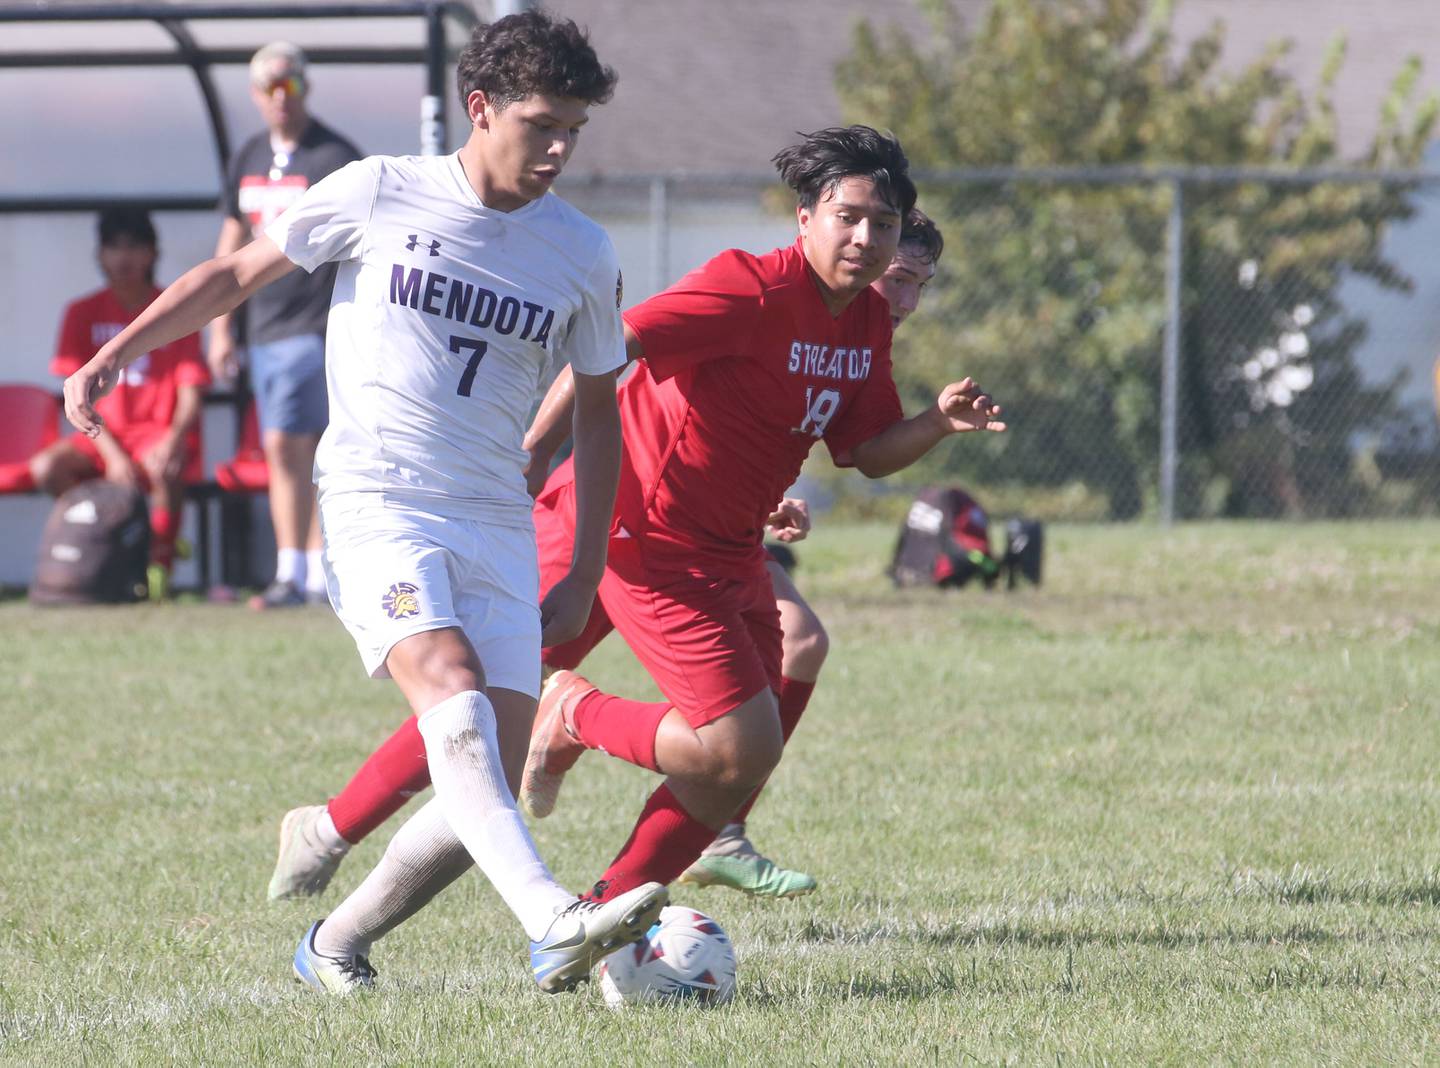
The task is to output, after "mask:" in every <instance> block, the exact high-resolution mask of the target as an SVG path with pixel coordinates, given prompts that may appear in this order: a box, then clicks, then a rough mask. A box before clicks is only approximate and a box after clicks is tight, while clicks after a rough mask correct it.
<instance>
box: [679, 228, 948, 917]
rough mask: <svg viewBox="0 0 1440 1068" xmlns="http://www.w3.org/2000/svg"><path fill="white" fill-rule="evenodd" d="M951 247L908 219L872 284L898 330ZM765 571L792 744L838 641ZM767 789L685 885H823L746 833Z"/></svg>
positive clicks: (796, 513) (776, 571)
mask: <svg viewBox="0 0 1440 1068" xmlns="http://www.w3.org/2000/svg"><path fill="white" fill-rule="evenodd" d="M944 249H945V238H944V235H943V234H941V232H940V228H939V227H937V226H936V225H935V223H934V222H933V221H932V220H931V219H930V217H929V216H927V215H926V214H925V213H924V212H922V211H920V210H919V209H918V208H917V209H915V210H914V211H912V212H910V214H909V215H908V216H906V218H905V226H904V228H903V229H902V230H901V232H900V246H899V248H898V249H896V252H895V258H894V259H893V260H891V261H890V266H888V267H886V268H885V273H884V274H882V275H881V276H880V277H879V278H878V279H877V280H876V281H875V282H874V283H872V288H873V289H874V290H875V291H876V292H878V293H879V294H880V295H881V296H883V297H884V298H885V299H886V301H887V302H888V303H889V305H890V323H891V326H892V328H893V329H895V330H898V329H899V328H900V324H901V323H903V322H904V321H905V320H906V319H907V318H909V316H910V313H911V312H913V311H914V310H915V309H916V308H918V307H919V306H920V298H921V296H922V295H923V294H924V292H925V287H926V286H927V285H928V284H929V283H930V280H931V279H932V278H934V277H935V271H936V266H937V265H938V263H939V262H940V255H941V253H942V252H943V251H944ZM780 510H781V511H782V512H785V513H786V514H787V516H788V522H787V523H786V524H785V525H784V526H782V527H780V528H779V529H776V530H774V531H773V533H774V535H775V537H776V538H777V539H778V540H779V541H781V542H782V543H785V542H795V541H800V540H801V539H803V538H804V537H805V536H806V534H807V533H808V532H809V526H810V516H809V511H808V509H807V508H806V506H805V502H804V501H801V500H798V499H787V500H785V501H782V502H781V508H780ZM767 555H768V556H769V558H768V559H767V560H766V561H765V570H766V571H767V572H768V573H769V575H770V586H771V588H772V589H773V590H774V591H775V603H776V606H777V607H778V608H779V609H780V630H781V633H782V635H783V639H782V642H781V661H780V690H779V693H778V694H777V695H776V701H777V703H778V705H779V711H780V726H781V730H782V732H783V733H784V735H785V738H786V741H787V743H788V741H789V739H790V736H791V734H793V733H794V731H795V727H796V726H797V725H798V724H799V722H800V717H801V716H802V715H803V714H804V712H805V708H806V706H807V705H808V704H809V703H810V695H811V694H812V693H813V692H814V690H815V684H816V682H817V681H818V679H819V678H820V669H821V667H822V666H823V665H824V663H825V658H826V656H827V655H828V654H829V651H830V638H829V635H827V634H826V632H825V626H824V624H823V623H821V622H820V617H819V616H818V615H816V614H815V610H814V609H813V608H811V607H810V605H809V603H808V602H807V601H806V600H805V598H804V596H803V595H802V594H801V593H800V590H799V589H798V588H797V587H796V585H795V583H794V582H793V581H792V580H791V578H790V575H789V572H788V571H787V570H786V567H785V565H784V564H782V563H781V562H780V561H779V560H778V559H777V558H776V556H775V554H767ZM762 789H764V787H763V786H762V787H761V788H760V789H757V790H756V791H755V793H753V794H752V795H751V796H750V799H749V800H747V801H746V802H745V803H744V804H743V805H741V806H740V809H739V810H738V811H737V812H736V813H735V815H734V816H733V817H731V819H730V822H729V823H727V824H726V825H725V826H724V828H722V829H721V831H720V833H719V834H717V835H716V836H715V840H714V841H713V842H711V843H710V844H709V845H708V846H706V847H705V851H704V852H703V853H701V855H700V858H699V859H698V860H696V861H695V863H694V864H691V865H690V867H688V868H686V869H685V871H684V872H683V873H681V875H680V882H682V883H693V884H695V885H698V886H723V887H728V888H730V889H732V890H741V891H743V892H745V893H748V894H754V895H757V896H760V897H780V898H784V897H800V896H801V895H804V894H808V893H810V891H812V890H814V889H815V879H814V878H813V877H812V876H810V875H808V874H806V873H805V872H803V871H796V870H791V869H788V868H785V867H782V866H781V865H779V864H776V863H775V862H774V861H772V860H771V859H770V858H769V857H767V856H765V855H764V854H763V853H761V852H759V851H758V850H757V849H756V848H755V847H754V845H752V844H751V842H750V839H749V837H748V836H747V835H746V833H745V821H746V817H747V816H748V815H749V813H750V810H751V809H752V808H753V807H754V805H755V802H756V801H757V800H758V799H759V796H760V791H761V790H762Z"/></svg>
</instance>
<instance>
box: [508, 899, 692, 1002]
mask: <svg viewBox="0 0 1440 1068" xmlns="http://www.w3.org/2000/svg"><path fill="white" fill-rule="evenodd" d="M669 900H670V895H669V893H668V892H667V891H666V889H665V887H663V886H661V885H660V884H659V883H644V884H643V885H641V886H637V887H636V888H635V889H634V890H627V891H626V892H625V893H623V894H621V895H620V896H619V897H616V898H612V899H611V900H609V901H605V902H599V901H590V900H587V899H586V898H580V899H579V900H578V901H576V902H575V903H574V904H573V905H569V906H567V907H566V908H564V909H562V910H561V911H560V912H559V913H558V914H557V915H556V916H555V920H554V922H553V923H551V924H550V930H548V931H546V932H545V937H544V938H541V939H539V940H538V941H535V942H531V943H530V970H531V972H532V974H533V975H534V976H535V982H537V983H539V984H540V989H541V990H543V991H545V993H547V994H558V993H560V992H561V991H565V990H574V989H575V987H577V986H578V985H580V984H581V983H583V982H585V981H586V980H587V979H589V978H590V969H591V968H592V967H593V966H594V964H595V962H596V961H597V960H599V959H600V958H601V957H604V956H607V955H609V954H611V953H614V952H615V951H616V950H617V949H619V948H621V947H622V946H628V945H630V944H631V943H632V942H638V941H640V939H641V937H643V936H644V934H645V932H646V931H648V930H649V929H650V926H651V924H653V923H654V922H655V921H656V920H657V919H659V918H660V910H661V909H663V908H664V907H665V903H666V902H667V901H669Z"/></svg>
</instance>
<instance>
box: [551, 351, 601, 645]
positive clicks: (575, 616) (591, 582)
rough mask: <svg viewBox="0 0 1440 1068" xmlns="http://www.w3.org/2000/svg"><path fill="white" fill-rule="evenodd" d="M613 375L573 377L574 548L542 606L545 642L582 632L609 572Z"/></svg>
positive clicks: (562, 640)
mask: <svg viewBox="0 0 1440 1068" xmlns="http://www.w3.org/2000/svg"><path fill="white" fill-rule="evenodd" d="M615 375H616V372H614V371H611V372H608V373H606V374H601V375H582V374H577V375H575V376H574V377H573V381H574V389H573V397H574V409H575V414H574V432H575V549H574V554H573V555H572V557H571V561H570V571H569V573H568V574H567V575H566V576H565V577H564V578H563V579H561V580H560V581H559V582H557V583H556V584H555V585H554V586H553V587H552V588H551V590H550V593H549V594H548V595H546V597H545V601H544V603H543V604H541V606H540V623H541V626H542V628H543V635H542V641H543V642H544V644H545V645H546V646H551V645H557V644H559V643H560V642H565V641H569V640H570V639H571V638H573V637H575V636H576V635H577V634H579V633H580V631H581V629H582V628H583V627H584V626H585V621H586V620H587V619H588V618H589V616H590V607H591V604H592V602H593V601H594V600H595V590H596V588H597V587H598V586H599V585H600V577H601V576H602V575H603V574H604V573H605V549H606V543H607V542H608V541H609V535H610V517H611V514H612V513H613V512H614V509H615V485H616V483H617V482H618V481H619V476H620V412H619V409H618V408H617V407H616V404H615Z"/></svg>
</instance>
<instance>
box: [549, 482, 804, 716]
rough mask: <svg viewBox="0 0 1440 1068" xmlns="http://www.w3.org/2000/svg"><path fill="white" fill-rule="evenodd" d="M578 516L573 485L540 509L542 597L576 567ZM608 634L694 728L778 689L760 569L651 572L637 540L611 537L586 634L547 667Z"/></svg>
mask: <svg viewBox="0 0 1440 1068" xmlns="http://www.w3.org/2000/svg"><path fill="white" fill-rule="evenodd" d="M574 516H575V513H574V487H573V485H571V484H569V483H563V484H561V485H560V486H557V487H553V488H551V489H550V490H549V491H548V492H546V493H544V494H542V495H541V497H540V499H539V500H538V501H537V502H536V507H535V534H536V541H537V543H538V545H539V547H540V588H541V591H542V595H543V592H544V591H546V590H548V589H549V588H550V587H551V586H552V585H553V584H554V583H555V582H557V581H558V580H559V579H560V578H561V577H562V576H563V575H564V574H565V572H566V571H567V570H568V569H569V567H570V558H571V550H572V547H573V546H572V542H573V536H574V533H573V532H574ZM612 629H614V630H617V631H619V632H620V635H621V637H623V638H624V639H625V642H626V644H627V645H629V646H630V648H631V650H632V651H633V652H634V653H635V656H636V658H637V659H638V660H639V661H640V663H641V664H642V665H643V666H644V668H645V669H646V670H647V671H648V672H649V673H650V677H651V678H653V679H654V680H655V684H656V685H657V686H659V687H660V691H661V692H662V693H663V694H664V695H665V697H666V698H667V699H668V700H669V701H670V703H671V704H672V705H674V706H675V708H676V709H678V710H679V711H680V713H681V714H682V715H683V716H684V717H685V718H686V720H688V721H689V723H690V724H691V725H692V726H695V727H699V726H702V725H703V724H706V723H710V722H712V721H713V720H716V719H719V718H720V717H721V716H723V715H725V714H726V713H727V712H730V711H732V710H733V709H734V708H736V707H737V706H738V705H740V704H741V703H742V702H744V701H745V700H747V699H748V698H751V697H753V696H755V695H756V694H757V693H759V692H760V691H761V690H765V689H770V690H774V691H777V692H778V691H779V689H780V657H781V651H780V643H781V631H780V611H779V609H778V608H776V606H775V591H774V588H773V587H772V586H771V584H770V577H769V575H768V574H766V573H765V572H764V571H763V570H762V571H760V572H759V573H758V574H756V575H755V576H753V577H750V578H743V579H717V578H706V577H703V576H697V575H688V574H685V573H683V572H676V571H668V570H666V571H657V570H651V569H650V568H648V567H646V565H645V560H644V556H643V553H642V551H641V549H640V546H639V545H638V543H637V542H635V541H634V540H633V539H631V538H614V537H612V538H611V539H610V547H609V562H608V564H607V566H606V568H605V577H604V578H603V579H601V581H600V591H599V596H598V597H597V598H596V605H595V608H594V610H593V611H592V612H591V614H590V619H589V620H588V621H587V623H586V625H585V630H584V631H583V632H582V634H581V635H580V637H579V638H576V639H574V640H573V641H570V642H567V643H565V644H564V645H561V646H557V647H555V648H554V649H547V650H545V652H544V654H543V656H542V659H543V661H544V663H545V665H546V666H547V667H565V668H570V667H574V666H576V665H578V664H579V663H580V661H581V660H583V659H584V657H585V655H586V654H588V653H589V651H590V650H591V649H593V648H594V647H595V646H596V645H597V644H598V643H599V642H600V639H602V638H603V637H604V636H605V635H606V634H608V633H610V631H611V630H612Z"/></svg>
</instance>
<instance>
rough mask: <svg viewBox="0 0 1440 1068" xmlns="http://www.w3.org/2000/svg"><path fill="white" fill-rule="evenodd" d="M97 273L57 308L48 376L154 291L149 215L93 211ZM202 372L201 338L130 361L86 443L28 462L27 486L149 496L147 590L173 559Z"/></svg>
mask: <svg viewBox="0 0 1440 1068" xmlns="http://www.w3.org/2000/svg"><path fill="white" fill-rule="evenodd" d="M99 231H100V249H99V253H98V257H97V258H98V260H99V262H100V271H101V273H102V274H103V275H104V276H105V283H106V284H105V288H104V289H101V290H99V291H98V292H95V293H91V294H90V295H88V296H85V297H81V298H80V299H79V300H76V301H74V302H73V303H72V304H70V306H69V307H67V308H66V309H65V318H64V321H63V323H62V325H61V327H60V340H59V342H58V343H57V345H56V346H55V356H54V358H53V359H52V360H51V361H50V373H51V374H55V375H59V376H60V377H61V378H66V377H68V376H69V375H71V374H72V373H74V372H75V371H77V370H79V369H80V368H81V367H82V366H83V365H84V364H85V363H86V362H87V361H88V360H89V359H90V357H92V356H94V355H95V353H97V352H98V351H100V346H102V345H104V344H105V343H106V342H107V341H109V340H110V339H111V338H113V337H115V335H117V334H119V333H120V331H121V330H123V329H125V327H126V326H128V325H129V323H130V322H131V320H133V319H134V318H135V316H137V315H139V314H140V312H141V311H142V310H143V309H144V308H146V307H147V306H148V305H149V304H150V302H151V301H153V300H154V299H155V298H156V297H157V296H159V295H160V289H159V287H158V286H156V285H155V261H156V259H157V258H158V257H159V251H158V242H157V240H156V236H155V226H154V224H153V223H152V222H151V221H150V215H149V213H148V212H146V211H144V210H142V209H139V208H128V207H114V208H107V209H106V210H105V211H102V212H101V213H100V225H99ZM209 384H210V373H209V371H208V370H206V367H205V361H204V360H203V359H201V356H200V339H199V335H197V334H187V335H186V336H185V337H182V338H180V339H179V340H178V341H172V342H171V343H170V344H168V345H161V346H159V347H157V348H155V349H154V350H152V351H150V352H148V353H146V354H145V355H143V356H141V357H140V358H139V359H137V360H136V361H135V362H134V363H132V364H130V366H129V367H127V368H126V369H125V371H124V373H123V374H122V375H121V376H120V381H119V382H118V383H117V384H116V386H115V390H114V392H113V393H111V394H110V395H109V396H108V397H105V398H104V399H103V400H102V401H101V402H100V405H99V409H98V410H99V412H100V414H101V415H102V416H103V417H104V419H105V426H104V428H103V429H102V430H101V432H100V433H99V435H97V436H96V437H95V438H94V439H91V438H88V437H86V436H85V435H84V434H70V435H68V436H67V437H64V438H61V439H60V440H59V441H57V442H55V443H54V444H53V445H51V446H49V447H48V448H46V449H43V450H41V451H40V452H39V453H37V454H36V455H35V456H34V457H33V458H32V459H31V461H30V474H31V476H32V477H33V478H34V479H35V485H36V486H37V487H38V488H39V489H41V490H43V491H44V492H46V493H50V494H53V495H55V496H59V495H60V494H62V493H64V492H65V491H66V490H68V489H69V488H70V487H71V486H74V485H75V484H76V483H79V482H83V481H85V480H86V479H91V478H99V477H102V476H103V477H104V478H106V479H109V480H110V481H111V482H117V483H119V484H121V485H124V486H133V487H135V488H136V489H141V490H149V493H150V526H151V531H152V537H151V540H150V556H151V561H152V563H153V564H154V565H155V568H157V569H158V570H155V569H152V579H151V589H152V591H154V592H155V593H156V594H157V595H158V594H159V593H162V592H163V591H164V588H165V586H166V580H167V578H168V575H169V572H170V567H171V564H172V563H173V562H174V558H175V536H176V533H177V531H178V530H179V525H180V506H181V503H182V500H181V494H182V492H183V482H184V477H185V476H186V474H187V472H188V473H189V475H190V476H191V477H194V476H196V475H198V473H199V472H198V465H199V461H200V455H199V435H198V432H197V431H196V425H197V423H198V421H199V418H200V409H201V406H202V404H203V399H202V398H203V393H204V390H205V387H206V386H208V385H209Z"/></svg>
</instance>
